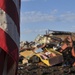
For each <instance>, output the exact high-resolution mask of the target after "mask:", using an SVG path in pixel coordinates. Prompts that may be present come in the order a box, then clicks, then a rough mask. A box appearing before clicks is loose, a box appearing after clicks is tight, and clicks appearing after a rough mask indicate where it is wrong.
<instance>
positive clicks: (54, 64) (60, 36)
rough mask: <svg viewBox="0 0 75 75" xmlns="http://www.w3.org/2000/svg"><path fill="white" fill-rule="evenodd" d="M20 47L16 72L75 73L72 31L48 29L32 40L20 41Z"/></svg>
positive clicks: (44, 74) (47, 74) (50, 74)
mask: <svg viewBox="0 0 75 75" xmlns="http://www.w3.org/2000/svg"><path fill="white" fill-rule="evenodd" d="M25 44H26V45H27V46H26V45H25ZM25 46H26V47H25ZM20 49H21V50H20V61H19V63H20V64H19V70H18V73H22V72H23V73H24V74H23V75H34V74H36V75H60V74H61V75H63V74H64V75H67V74H68V75H71V74H72V75H73V74H75V72H74V71H75V67H74V66H75V39H74V33H72V32H61V31H51V32H49V31H48V32H47V33H46V34H45V35H42V36H38V37H37V38H36V39H35V40H34V41H33V42H30V43H28V42H26V43H22V44H21V48H20ZM59 71H60V72H59Z"/></svg>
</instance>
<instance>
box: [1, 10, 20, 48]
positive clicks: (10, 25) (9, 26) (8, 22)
mask: <svg viewBox="0 0 75 75" xmlns="http://www.w3.org/2000/svg"><path fill="white" fill-rule="evenodd" d="M0 12H2V15H0V17H1V18H0V28H1V29H3V30H4V31H5V32H6V33H8V34H9V36H10V37H11V38H12V39H13V41H14V42H15V43H16V44H17V46H18V47H19V45H18V43H19V40H20V39H19V33H18V31H17V27H16V25H15V23H14V21H13V20H12V19H11V17H10V16H9V15H8V14H6V13H5V12H4V11H3V10H0ZM14 32H15V33H14Z"/></svg>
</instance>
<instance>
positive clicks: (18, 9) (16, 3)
mask: <svg viewBox="0 0 75 75" xmlns="http://www.w3.org/2000/svg"><path fill="white" fill-rule="evenodd" d="M13 2H14V3H15V5H16V8H17V11H18V15H20V8H19V0H13Z"/></svg>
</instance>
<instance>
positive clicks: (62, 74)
mask: <svg viewBox="0 0 75 75" xmlns="http://www.w3.org/2000/svg"><path fill="white" fill-rule="evenodd" d="M18 75H75V67H71V66H60V65H56V66H51V67H47V66H39V65H37V64H32V65H19V69H18Z"/></svg>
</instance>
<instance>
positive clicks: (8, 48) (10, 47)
mask: <svg viewBox="0 0 75 75" xmlns="http://www.w3.org/2000/svg"><path fill="white" fill-rule="evenodd" d="M0 33H1V34H0V47H1V48H2V49H3V50H4V51H5V52H7V53H8V54H9V55H10V56H11V57H12V58H13V60H15V61H17V58H18V56H17V53H18V47H17V45H16V44H15V43H14V41H13V40H12V39H11V38H10V36H9V35H8V34H7V33H5V32H4V31H3V30H2V29H0ZM5 37H6V38H5ZM5 41H6V42H5ZM14 51H15V52H14Z"/></svg>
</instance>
